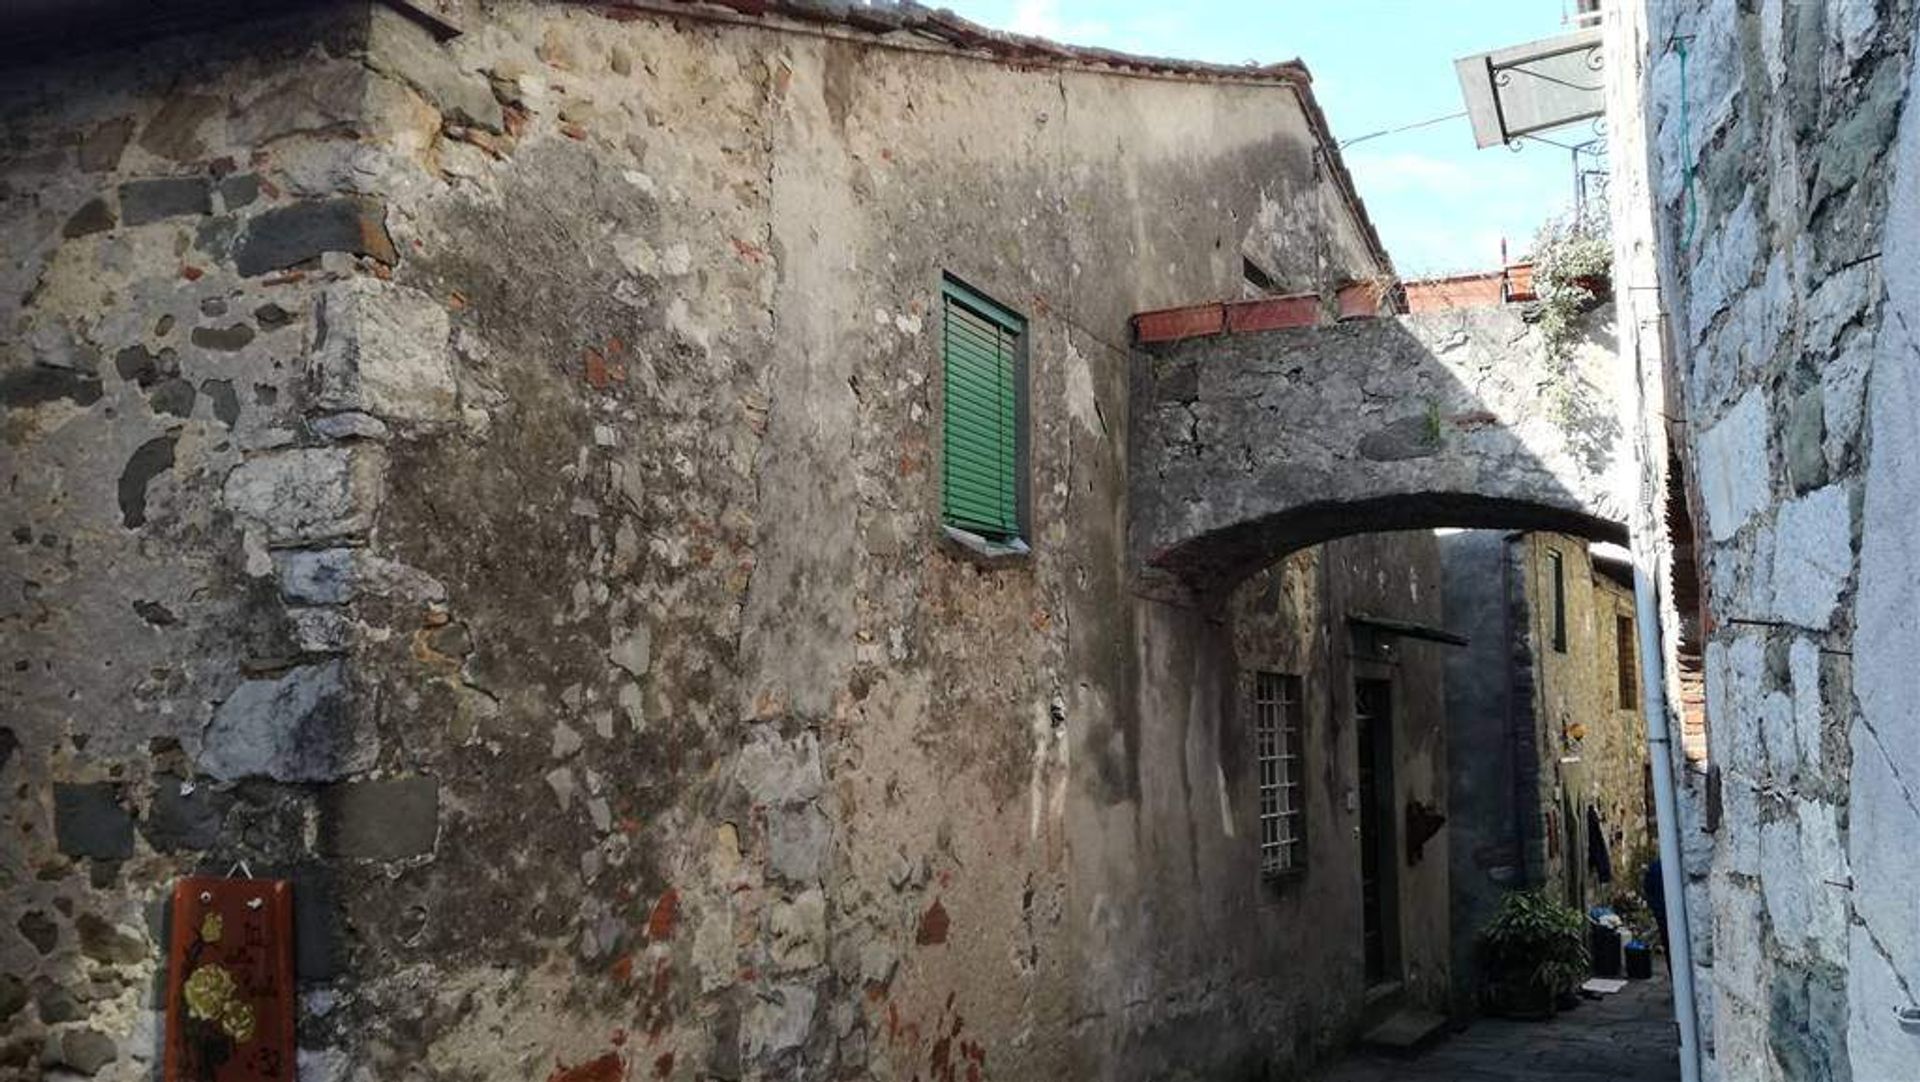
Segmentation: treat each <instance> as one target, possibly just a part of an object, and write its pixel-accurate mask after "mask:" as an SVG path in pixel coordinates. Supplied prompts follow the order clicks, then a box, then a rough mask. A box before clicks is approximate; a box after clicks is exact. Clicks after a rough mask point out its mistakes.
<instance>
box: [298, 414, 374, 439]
mask: <svg viewBox="0 0 1920 1082" xmlns="http://www.w3.org/2000/svg"><path fill="white" fill-rule="evenodd" d="M309 425H310V427H312V429H313V431H314V434H315V435H318V436H321V437H324V438H326V439H330V440H352V439H357V440H384V439H386V438H387V437H388V436H389V435H391V434H392V433H391V430H389V429H388V428H387V425H386V422H384V421H382V420H380V418H378V417H375V416H373V415H371V414H366V413H361V412H359V411H358V410H349V411H348V412H346V413H330V414H328V415H326V416H325V417H316V418H314V419H313V420H312V421H311V422H309Z"/></svg>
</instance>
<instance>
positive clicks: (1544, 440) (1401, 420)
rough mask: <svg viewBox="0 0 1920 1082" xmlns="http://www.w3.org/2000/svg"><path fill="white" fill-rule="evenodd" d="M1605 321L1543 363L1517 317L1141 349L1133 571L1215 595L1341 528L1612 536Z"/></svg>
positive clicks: (1492, 315) (1429, 316)
mask: <svg viewBox="0 0 1920 1082" xmlns="http://www.w3.org/2000/svg"><path fill="white" fill-rule="evenodd" d="M1610 315H1611V310H1610V309H1604V308H1603V309H1601V310H1599V311H1597V312H1595V313H1593V315H1592V317H1591V319H1590V320H1589V330H1588V333H1587V335H1586V336H1585V337H1584V338H1583V339H1582V340H1580V341H1578V342H1575V343H1574V344H1573V345H1572V346H1571V347H1570V348H1568V349H1566V350H1564V351H1561V354H1560V355H1559V356H1557V357H1556V356H1554V355H1553V353H1552V352H1551V351H1549V349H1548V348H1547V344H1546V342H1545V340H1544V336H1543V335H1542V333H1541V332H1540V331H1539V330H1538V329H1537V328H1535V327H1533V326H1531V325H1530V324H1529V323H1528V322H1527V321H1526V320H1525V318H1524V316H1523V313H1522V311H1521V310H1520V309H1519V308H1517V307H1515V306H1500V307H1487V308H1474V309H1457V310H1449V311H1441V312H1433V313H1426V314H1421V315H1415V316H1397V317H1391V318H1378V319H1363V320H1355V321H1352V322H1347V323H1341V324H1338V325H1334V326H1330V327H1310V328H1301V329H1290V330H1277V331H1261V332H1253V333H1240V334H1226V335H1211V336H1206V337H1196V338H1187V339H1184V340H1181V341H1176V342H1170V343H1164V344H1159V345H1152V346H1142V347H1141V351H1142V353H1143V354H1144V358H1143V359H1142V360H1141V361H1139V362H1137V364H1136V368H1135V370H1134V380H1133V413H1132V424H1133V432H1132V436H1131V440H1132V448H1131V453H1132V469H1131V471H1130V472H1131V491H1130V495H1131V499H1132V524H1133V538H1132V540H1133V551H1134V556H1135V560H1136V564H1137V565H1139V566H1141V567H1142V568H1143V569H1147V570H1148V571H1149V572H1150V573H1151V572H1154V571H1157V572H1160V573H1171V574H1172V575H1173V576H1175V577H1176V578H1177V579H1178V580H1180V581H1181V582H1182V583H1183V584H1184V585H1185V586H1187V587H1188V588H1190V589H1192V590H1194V591H1195V592H1197V593H1200V594H1203V595H1218V594H1220V593H1222V592H1224V590H1226V589H1228V588H1230V587H1231V586H1232V585H1233V584H1234V583H1236V582H1238V581H1239V580H1240V579H1242V578H1244V577H1245V576H1246V575H1247V574H1250V573H1251V572H1253V571H1254V570H1256V569H1258V568H1260V567H1262V566H1265V565H1266V564H1268V563H1270V562H1271V561H1272V560H1273V559H1274V558H1276V557H1277V556H1279V555H1282V554H1285V553H1287V552H1290V551H1292V550H1294V549H1298V548H1303V547H1306V546H1308V545H1312V544H1315V543H1317V542H1320V541H1324V540H1328V539H1330V538H1334V537H1340V536H1346V535H1351V534H1356V533H1367V532H1374V531H1381V530H1402V529H1418V528H1424V527H1434V526H1476V527H1504V528H1515V529H1547V530H1559V531H1563V532H1568V533H1576V534H1580V535H1583V536H1588V537H1593V538H1597V539H1605V540H1622V539H1624V538H1625V533H1626V531H1625V527H1624V526H1622V525H1621V523H1623V522H1624V521H1625V519H1626V498H1625V497H1626V493H1627V492H1628V491H1630V485H1629V483H1628V477H1629V474H1628V468H1627V465H1626V463H1625V462H1624V461H1623V459H1622V456H1621V455H1620V454H1619V445H1620V430H1619V424H1618V421H1617V410H1616V406H1615V398H1614V391H1613V378H1614V368H1613V345H1612V341H1611V332H1610V326H1611V324H1610V322H1609V318H1608V317H1609V316H1610Z"/></svg>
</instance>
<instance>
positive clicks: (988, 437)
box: [940, 278, 1027, 543]
mask: <svg viewBox="0 0 1920 1082" xmlns="http://www.w3.org/2000/svg"><path fill="white" fill-rule="evenodd" d="M941 292H942V297H941V301H942V307H943V311H942V313H941V317H942V318H941V350H942V356H943V358H944V362H945V364H944V367H945V376H944V382H943V385H942V392H943V394H944V396H945V404H946V405H945V412H944V422H945V423H944V425H943V439H942V444H941V446H942V455H941V490H940V517H941V521H943V522H944V523H946V524H947V525H948V526H951V527H953V528H955V529H959V530H965V531H966V532H968V533H972V534H977V535H979V536H980V537H983V538H986V539H987V540H989V541H994V542H1000V543H1006V542H1013V541H1019V540H1021V539H1022V535H1023V534H1024V533H1025V527H1026V486H1025V484H1024V478H1025V474H1026V450H1027V448H1026V412H1027V411H1026V330H1027V322H1026V320H1025V319H1022V318H1021V317H1020V316H1018V315H1016V314H1015V313H1013V312H1011V311H1009V310H1008V309H1006V308H1005V307H1003V306H1001V305H999V304H996V303H994V302H993V301H991V300H989V299H988V298H986V297H984V296H982V295H981V294H979V293H977V292H975V291H974V290H972V289H969V288H967V287H966V286H965V285H962V284H961V283H959V282H957V281H955V280H954V279H952V278H948V279H946V280H945V282H944V284H943V288H942V291H941Z"/></svg>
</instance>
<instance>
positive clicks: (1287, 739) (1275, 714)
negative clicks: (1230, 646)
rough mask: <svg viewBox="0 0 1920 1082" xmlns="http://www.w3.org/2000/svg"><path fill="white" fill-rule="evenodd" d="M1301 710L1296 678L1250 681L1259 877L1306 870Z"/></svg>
mask: <svg viewBox="0 0 1920 1082" xmlns="http://www.w3.org/2000/svg"><path fill="white" fill-rule="evenodd" d="M1303 713H1304V707H1303V705H1302V702H1301V695H1300V678H1299V677H1298V676H1289V675H1287V674H1285V673H1276V672H1257V673H1255V674H1254V677H1253V744H1254V759H1255V761H1256V763H1257V764H1258V768H1259V771H1260V874H1261V875H1262V876H1265V877H1266V878H1269V879H1276V878H1279V877H1281V876H1285V875H1288V874H1290V873H1293V872H1297V871H1300V870H1302V869H1304V868H1305V867H1306V866H1307V834H1306V806H1307V805H1306V793H1305V791H1304V790H1303V789H1302V788H1301V785H1300V783H1301V780H1302V779H1303V778H1305V777H1306V768H1305V764H1304V763H1303V762H1302V760H1301V755H1302V753H1303V751H1304V749H1305V746H1306V741H1305V739H1304V738H1303V736H1302V733H1301V728H1302V722H1303V720H1304V716H1303Z"/></svg>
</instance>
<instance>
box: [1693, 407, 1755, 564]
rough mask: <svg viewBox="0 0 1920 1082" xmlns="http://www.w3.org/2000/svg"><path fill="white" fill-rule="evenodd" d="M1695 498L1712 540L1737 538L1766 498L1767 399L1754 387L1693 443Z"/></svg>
mask: <svg viewBox="0 0 1920 1082" xmlns="http://www.w3.org/2000/svg"><path fill="white" fill-rule="evenodd" d="M1698 453H1699V457H1700V470H1701V481H1700V495H1701V500H1702V502H1703V503H1704V504H1705V509H1706V513H1707V527H1708V529H1709V531H1710V532H1711V533H1712V536H1713V539H1714V540H1716V541H1725V540H1727V539H1728V538H1731V537H1732V536H1733V535H1734V534H1735V533H1737V532H1738V531H1739V530H1740V528H1741V527H1742V526H1744V525H1745V524H1746V522H1747V520H1748V519H1750V518H1752V517H1753V515H1754V514H1755V513H1756V512H1758V511H1759V510H1760V509H1761V508H1763V507H1765V506H1766V505H1767V502H1768V500H1769V498H1770V494H1769V484H1768V471H1767V469H1766V468H1765V467H1766V464H1767V462H1768V457H1767V396H1766V392H1765V391H1763V390H1761V389H1759V388H1755V389H1753V390H1751V391H1748V392H1747V393H1746V394H1745V395H1743V396H1741V398H1740V400H1739V401H1738V402H1736V403H1735V404H1734V406H1733V408H1732V409H1730V410H1728V411H1727V413H1726V415H1725V416H1724V417H1722V418H1720V420H1719V421H1717V422H1716V423H1714V425H1713V426H1712V427H1710V428H1708V429H1706V430H1705V431H1704V432H1702V433H1701V435H1700V438H1699V445H1698Z"/></svg>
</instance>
